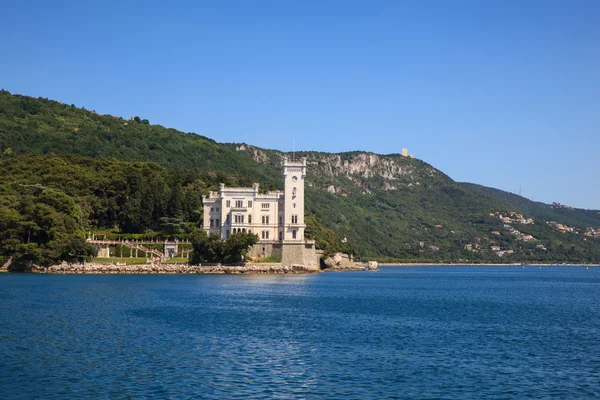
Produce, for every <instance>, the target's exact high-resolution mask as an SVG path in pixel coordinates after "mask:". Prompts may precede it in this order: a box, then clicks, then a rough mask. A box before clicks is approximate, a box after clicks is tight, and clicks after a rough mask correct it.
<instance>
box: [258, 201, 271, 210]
mask: <svg viewBox="0 0 600 400" xmlns="http://www.w3.org/2000/svg"><path fill="white" fill-rule="evenodd" d="M269 206H270V204H269V203H262V204H261V205H260V208H262V209H263V210H266V209H269Z"/></svg>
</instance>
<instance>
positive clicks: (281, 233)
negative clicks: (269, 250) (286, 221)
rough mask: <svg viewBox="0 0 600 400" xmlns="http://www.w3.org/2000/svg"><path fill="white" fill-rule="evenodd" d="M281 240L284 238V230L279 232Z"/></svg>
mask: <svg viewBox="0 0 600 400" xmlns="http://www.w3.org/2000/svg"><path fill="white" fill-rule="evenodd" d="M279 240H283V232H279Z"/></svg>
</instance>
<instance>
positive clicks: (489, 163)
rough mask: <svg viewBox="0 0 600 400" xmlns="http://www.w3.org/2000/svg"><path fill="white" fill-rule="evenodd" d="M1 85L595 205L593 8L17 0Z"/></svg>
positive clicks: (5, 8) (599, 6)
mask: <svg viewBox="0 0 600 400" xmlns="http://www.w3.org/2000/svg"><path fill="white" fill-rule="evenodd" d="M0 10H1V12H0V16H1V17H0V18H1V23H0V37H2V40H1V42H0V57H1V58H0V87H2V88H4V89H7V90H9V91H11V92H13V93H20V94H26V95H31V96H42V97H48V98H51V99H56V100H59V101H62V102H64V103H74V104H76V105H78V106H85V107H86V108H88V109H95V110H97V111H98V112H99V113H107V114H113V115H120V116H123V117H128V116H131V115H140V116H141V117H143V118H148V119H149V120H150V121H151V123H159V124H161V125H164V126H168V127H174V128H177V129H180V130H183V131H189V132H196V133H199V134H202V135H205V136H208V137H211V138H213V139H215V140H217V141H219V142H247V143H250V144H254V145H258V146H262V147H267V148H276V149H281V150H291V148H292V138H295V139H296V147H297V149H306V150H321V151H329V152H340V151H349V150H368V151H373V152H376V153H399V152H400V150H401V148H402V147H408V148H409V150H410V152H411V153H412V154H414V155H415V156H416V157H417V158H420V159H423V160H425V161H427V162H429V163H431V164H432V165H433V166H435V167H437V168H439V169H441V170H442V171H444V172H445V173H447V174H448V175H450V176H451V177H452V178H453V179H455V180H458V181H469V182H475V183H480V184H484V185H488V186H493V187H497V188H500V189H504V190H508V191H512V192H517V191H518V190H519V185H522V191H523V195H524V196H526V197H529V198H533V199H534V200H540V201H545V202H551V201H558V202H561V203H565V204H570V205H574V206H577V207H583V208H595V209H600V180H599V179H598V177H599V171H600V129H599V128H600V23H599V21H600V1H596V0H591V1H587V2H585V1H571V0H569V1H567V0H561V1H533V0H532V1H527V0H520V1H509V0H499V1H494V0H490V1H487V0H486V1H476V0H474V1H459V0H452V1H450V0H445V1H442V0H440V1H414V2H408V1H401V0H398V1H387V2H383V1H360V2H359V1H348V0H344V1H236V2H231V1H213V2H203V1H187V2H181V1H179V2H177V1H171V2H158V1H139V2H132V1H122V2H117V1H114V2H113V1H98V2H92V1H77V2H75V1H72V2H71V1H64V2H47V1H26V0H23V1H14V2H6V1H5V2H3V4H2V5H1V6H0Z"/></svg>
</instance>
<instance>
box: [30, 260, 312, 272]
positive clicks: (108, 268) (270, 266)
mask: <svg viewBox="0 0 600 400" xmlns="http://www.w3.org/2000/svg"><path fill="white" fill-rule="evenodd" d="M31 272H33V273H39V274H211V275H221V274H311V273H318V272H321V270H320V268H319V267H307V266H304V265H290V266H284V265H282V264H277V263H263V264H246V265H235V266H232V265H207V266H202V265H187V264H134V265H117V264H101V263H93V262H89V263H85V264H67V263H64V264H59V265H53V266H50V267H47V268H44V267H33V268H32V269H31Z"/></svg>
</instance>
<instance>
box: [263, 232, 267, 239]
mask: <svg viewBox="0 0 600 400" xmlns="http://www.w3.org/2000/svg"><path fill="white" fill-rule="evenodd" d="M262 238H263V239H268V238H269V231H262Z"/></svg>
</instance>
